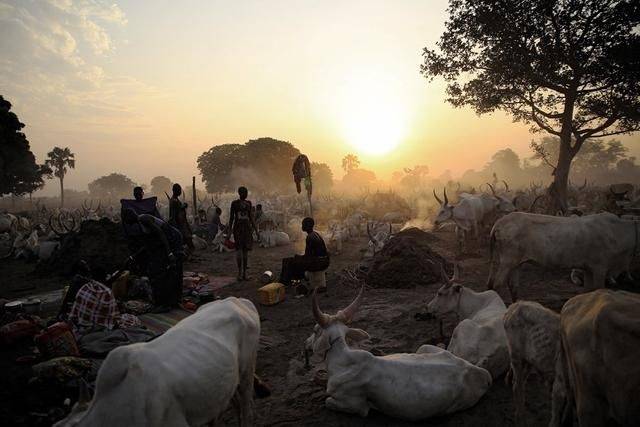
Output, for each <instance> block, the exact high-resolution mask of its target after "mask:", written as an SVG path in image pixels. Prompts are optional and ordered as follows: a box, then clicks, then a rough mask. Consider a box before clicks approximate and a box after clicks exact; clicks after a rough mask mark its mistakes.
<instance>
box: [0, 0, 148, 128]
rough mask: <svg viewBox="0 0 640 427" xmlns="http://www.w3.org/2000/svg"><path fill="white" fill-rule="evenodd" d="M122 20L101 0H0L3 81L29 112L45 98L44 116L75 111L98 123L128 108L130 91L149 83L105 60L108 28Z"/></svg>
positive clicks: (109, 47)
mask: <svg viewBox="0 0 640 427" xmlns="http://www.w3.org/2000/svg"><path fill="white" fill-rule="evenodd" d="M126 25H127V19H126V16H125V14H124V12H123V11H122V10H121V9H120V7H118V6H117V5H116V4H113V3H110V2H106V1H101V0H78V1H72V0H42V1H21V0H18V1H5V0H2V1H0V40H2V41H1V42H0V58H2V59H0V87H2V88H3V90H6V91H8V92H9V93H10V94H12V95H14V98H15V99H16V100H14V103H18V104H19V105H20V107H21V109H22V110H23V111H25V112H26V113H27V114H29V113H30V111H31V110H32V109H33V108H38V106H42V105H47V106H48V109H47V111H46V114H45V117H47V118H48V119H49V120H48V122H49V123H52V122H54V121H63V122H64V121H66V120H68V119H69V118H72V119H73V120H74V121H75V122H78V121H80V122H82V121H85V120H86V121H87V124H89V125H97V124H99V123H100V122H102V118H108V117H110V116H113V115H120V116H123V115H127V114H129V115H132V114H133V112H132V107H131V105H132V103H131V102H129V101H130V99H129V98H130V97H131V96H136V95H138V94H139V93H140V92H141V91H142V92H144V93H145V94H146V95H149V94H150V93H151V92H152V91H153V89H152V88H150V87H149V86H147V85H145V84H143V83H142V82H139V81H137V80H135V79H133V78H130V77H127V76H114V75H111V74H110V73H108V72H107V71H106V70H105V68H104V66H103V64H104V63H108V60H109V57H110V55H112V54H113V53H114V52H115V51H116V49H117V43H116V42H115V41H114V37H113V36H112V34H113V33H116V34H117V33H118V31H119V30H121V29H122V28H123V27H124V26H126ZM97 116H102V118H100V119H98V120H96V117H97ZM41 118H42V114H41V112H39V113H38V119H39V120H40V119H41ZM137 119H139V117H138V118H137Z"/></svg>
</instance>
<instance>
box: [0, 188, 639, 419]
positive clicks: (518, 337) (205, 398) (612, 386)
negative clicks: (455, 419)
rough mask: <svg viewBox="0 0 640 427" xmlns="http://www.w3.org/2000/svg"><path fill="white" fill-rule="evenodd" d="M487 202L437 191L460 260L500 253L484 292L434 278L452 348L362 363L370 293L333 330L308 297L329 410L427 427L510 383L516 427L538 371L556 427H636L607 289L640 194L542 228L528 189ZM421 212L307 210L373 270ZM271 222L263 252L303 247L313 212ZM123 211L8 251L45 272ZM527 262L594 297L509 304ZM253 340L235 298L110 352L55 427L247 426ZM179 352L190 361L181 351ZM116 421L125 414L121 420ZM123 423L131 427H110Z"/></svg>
mask: <svg viewBox="0 0 640 427" xmlns="http://www.w3.org/2000/svg"><path fill="white" fill-rule="evenodd" d="M486 188H487V190H490V191H486V192H483V191H480V192H478V191H475V190H473V189H467V191H464V190H462V189H460V188H457V189H455V188H453V187H452V186H449V188H448V192H447V188H445V189H444V190H443V192H442V196H443V199H440V197H438V195H437V193H436V192H435V191H433V195H434V199H435V200H436V201H437V202H438V205H439V206H435V207H434V209H432V214H433V216H432V220H433V224H434V227H435V228H436V229H438V228H442V227H447V226H449V225H452V226H453V227H455V231H456V236H457V240H458V250H459V251H466V250H468V247H467V246H468V241H469V240H470V239H471V237H475V239H476V240H477V241H478V242H480V243H485V244H486V245H488V246H489V248H490V253H491V270H490V274H489V278H488V281H487V287H488V290H486V291H483V292H476V291H473V290H471V289H470V288H468V287H466V286H463V284H462V282H461V280H460V274H459V271H458V268H457V267H456V268H455V270H454V274H453V277H449V276H448V275H447V273H446V272H445V270H444V266H434V267H437V268H439V269H440V270H441V276H442V283H443V284H442V286H441V287H440V288H439V289H438V291H437V293H436V295H435V296H434V297H433V298H432V299H431V301H430V302H429V303H428V304H427V306H426V309H427V311H428V312H429V313H431V314H433V315H434V316H437V317H439V316H444V315H446V314H448V313H455V314H456V315H457V317H458V319H459V323H458V324H457V326H456V327H455V329H454V331H453V333H452V336H451V339H450V342H449V344H448V346H447V348H446V349H445V348H443V347H439V346H432V345H423V346H421V347H420V348H419V349H418V350H417V351H416V352H415V353H402V354H393V355H386V356H374V355H373V354H371V353H369V352H367V351H364V350H361V349H358V348H357V347H358V343H359V342H361V341H363V340H366V339H367V338H368V337H369V336H368V334H367V333H366V332H365V331H363V330H361V329H355V328H351V327H350V326H349V324H350V322H351V321H352V320H353V318H354V316H355V315H356V313H357V311H358V307H359V306H360V305H361V304H362V301H363V291H364V287H363V288H362V289H361V290H360V293H359V294H358V296H357V297H356V299H355V300H354V301H353V302H352V303H351V304H350V305H349V306H348V307H347V308H345V309H343V310H341V311H339V312H338V313H337V314H335V315H329V314H326V313H323V312H322V311H321V309H320V308H319V306H318V301H317V299H316V297H315V294H314V295H313V298H312V313H313V316H314V318H315V320H316V322H317V324H316V326H315V327H314V330H313V332H312V334H311V336H310V337H309V338H308V339H307V340H306V342H305V350H306V351H309V352H311V353H313V354H314V355H315V357H316V358H317V359H319V360H321V361H323V362H324V363H326V368H327V379H328V382H327V394H328V397H327V399H326V406H327V407H328V408H330V409H333V410H337V411H343V412H348V413H353V414H358V415H361V416H366V415H367V414H368V413H369V410H370V409H375V410H378V411H380V412H383V413H385V414H388V415H390V416H394V417H398V418H402V419H407V420H420V419H425V418H429V417H433V416H438V415H444V414H450V413H453V412H457V411H461V410H464V409H467V408H470V407H471V406H473V405H475V404H476V403H477V402H478V401H479V400H480V399H481V398H482V397H483V396H484V395H485V393H486V392H487V391H488V390H489V389H490V387H491V385H492V383H493V381H495V380H496V379H498V378H500V377H501V376H503V375H505V374H507V376H508V378H509V379H510V380H511V381H512V385H513V393H514V402H515V412H516V422H518V423H521V422H524V418H525V417H524V408H525V395H526V387H525V385H526V381H527V378H528V376H529V375H530V373H532V372H537V373H538V374H539V375H541V376H542V377H543V378H544V379H545V380H546V382H547V384H548V387H549V389H550V391H551V407H552V414H551V421H550V425H553V426H559V425H566V423H569V424H570V423H571V422H572V420H573V419H576V420H577V421H578V424H579V425H581V426H591V425H593V426H596V425H608V423H609V422H612V421H614V422H616V423H618V424H621V425H637V423H638V420H640V397H639V396H638V390H640V363H638V360H639V359H640V314H639V313H640V311H639V310H638V307H640V305H639V304H640V296H639V295H637V294H634V293H629V292H624V291H611V290H606V289H602V288H604V287H605V285H606V284H611V283H614V282H615V281H616V280H620V279H621V278H623V279H625V278H627V279H628V278H630V277H631V265H632V261H633V260H634V258H635V256H636V255H637V252H638V249H639V248H638V242H639V238H640V234H639V233H640V231H639V230H638V221H636V218H635V215H634V213H635V209H636V205H637V204H638V203H637V200H636V199H635V198H634V197H635V194H634V191H635V189H634V188H633V186H631V187H629V186H627V185H626V184H620V185H617V186H611V187H609V188H607V189H604V190H603V189H595V188H586V186H583V187H579V188H577V187H574V188H572V191H573V199H572V202H573V206H572V208H571V209H570V214H568V215H548V214H540V213H536V209H540V206H544V200H543V199H544V196H540V195H538V194H537V188H536V187H535V186H531V188H529V189H527V190H524V191H519V192H512V191H511V190H510V189H509V187H508V185H507V184H506V183H505V185H504V189H502V188H500V189H497V185H496V184H495V183H494V184H493V185H490V184H487V186H486ZM585 192H586V194H589V195H588V196H584V193H585ZM589 192H590V193H589ZM596 193H597V194H599V196H597V197H596V195H595V194H596ZM602 194H604V195H602ZM450 195H452V197H453V198H454V199H455V200H456V201H455V202H452V201H451V200H450V199H449V196H450ZM397 198H398V196H397V195H391V196H389V199H390V200H396V199H397ZM232 199H233V195H231V194H229V195H223V196H218V199H217V200H215V201H214V200H213V199H212V202H211V206H210V207H209V208H204V207H203V206H200V207H201V208H202V210H205V211H207V212H210V211H211V210H212V209H210V208H211V207H213V206H220V207H222V208H223V212H224V211H226V209H225V208H226V207H227V206H228V204H230V202H231V200H232ZM376 200H377V201H380V200H382V199H381V198H380V197H378V198H377V199H376ZM421 200H424V198H423V196H420V197H417V196H416V197H415V198H414V199H411V198H410V197H409V198H407V199H406V201H405V204H404V205H403V206H402V208H401V209H397V210H395V209H394V207H396V206H397V205H395V204H394V203H390V204H389V205H388V206H379V205H374V206H372V205H371V204H367V198H366V197H365V198H363V199H360V200H356V201H352V202H345V201H344V200H342V199H340V198H336V197H325V198H320V199H318V200H317V202H315V204H314V207H313V208H314V213H315V215H316V217H321V218H322V219H323V221H322V224H323V225H324V227H323V231H322V233H323V234H324V237H325V239H326V240H327V242H328V243H329V246H330V248H331V252H333V253H340V252H341V251H342V245H343V243H344V242H346V241H347V240H348V239H351V238H355V237H359V236H367V237H368V238H369V242H368V247H367V252H368V253H369V255H373V254H375V253H376V252H378V251H380V250H381V249H382V248H383V247H384V245H385V243H386V242H388V241H389V240H390V239H393V237H394V233H395V232H397V230H399V229H400V228H402V226H403V224H404V223H406V222H407V221H408V220H410V219H411V218H415V216H416V206H418V205H419V204H420V201H421ZM599 201H601V202H602V204H598V203H600V202H599ZM201 203H202V202H201ZM536 206H538V207H536ZM262 207H263V213H262V215H261V216H260V218H259V221H258V222H259V228H260V230H261V239H260V240H261V243H262V245H263V246H265V247H272V246H280V245H284V244H288V243H289V242H291V241H298V240H300V239H301V234H300V231H299V230H300V227H299V222H300V221H301V219H302V217H303V216H305V215H306V214H307V213H306V209H307V208H308V207H307V206H306V205H305V204H304V199H302V198H300V199H299V198H295V197H293V198H283V197H275V196H274V197H273V198H266V199H265V201H263V202H262ZM607 207H608V208H607ZM373 209H376V213H375V214H372V210H373ZM114 212H115V209H113V208H107V209H104V208H102V207H101V206H100V205H99V206H98V207H97V208H93V206H92V205H90V204H89V205H87V204H84V205H83V206H82V210H75V211H64V210H56V211H46V212H45V211H44V210H42V209H38V213H34V214H33V215H31V216H30V217H27V216H14V215H11V214H3V215H0V236H4V235H6V236H9V237H8V238H6V237H5V238H4V240H12V241H13V242H12V244H11V247H12V249H11V254H12V255H14V256H17V255H19V254H20V252H19V251H27V252H30V255H31V256H34V254H35V256H37V257H38V258H40V259H44V258H45V257H46V256H47V253H46V252H47V251H50V252H52V251H53V250H55V249H48V248H49V246H50V245H49V244H48V243H49V242H53V243H54V244H55V243H56V242H58V241H59V239H60V236H64V235H65V234H68V233H73V232H75V231H76V230H77V229H78V224H79V223H81V222H82V221H85V220H95V219H99V218H103V217H108V218H109V219H110V220H113V221H117V220H118V215H117V213H114ZM161 212H162V207H161ZM39 215H40V216H39ZM47 216H48V217H47ZM43 218H46V219H43ZM222 237H224V236H223V234H222V232H219V233H218V235H217V236H215V238H214V239H213V241H212V242H211V241H210V242H205V245H211V244H213V248H214V249H216V250H217V249H219V247H220V246H223V242H222V240H221V238H222ZM16 242H17V243H16ZM21 242H24V243H21ZM20 245H21V246H20ZM25 248H26V249H25ZM23 255H24V253H23ZM50 255H51V254H50V253H49V255H48V256H50ZM527 262H533V263H536V264H538V265H540V266H542V267H544V268H550V269H556V268H562V269H572V271H573V272H572V275H571V277H572V279H574V278H575V280H581V281H582V282H583V283H584V285H585V288H586V290H588V291H590V292H588V293H585V294H582V295H579V296H576V297H574V298H572V299H570V300H569V301H568V302H567V303H566V304H565V305H564V307H563V309H562V311H561V313H560V314H557V313H555V312H553V311H551V310H549V309H547V308H545V307H543V306H541V305H540V304H537V303H534V302H530V301H516V300H517V286H518V268H519V267H520V266H521V265H522V264H524V263H527ZM504 288H508V289H509V291H510V293H511V297H512V300H513V301H514V302H513V303H512V304H511V305H509V306H508V307H507V305H506V304H505V303H504V301H503V300H502V298H501V297H500V295H499V294H498V293H497V292H496V291H495V290H494V289H497V290H499V289H504ZM222 325H223V326H224V327H222ZM259 336H260V320H259V316H258V313H257V310H256V308H255V307H254V306H253V304H252V303H251V302H249V301H247V300H243V299H237V298H233V297H231V298H227V299H225V300H221V301H215V302H212V303H209V304H207V305H205V306H203V307H201V308H200V309H199V310H198V311H197V312H196V313H195V314H194V315H192V316H190V317H189V318H188V319H186V320H184V321H182V322H180V323H179V324H178V325H177V326H176V327H174V328H172V329H171V330H169V332H167V333H165V334H164V335H162V336H161V337H159V338H157V339H155V340H153V341H151V342H149V343H145V344H136V345H131V346H126V347H121V348H118V349H117V350H114V351H113V352H111V353H110V354H109V356H108V357H107V359H106V360H105V362H104V364H103V366H102V368H101V370H100V372H99V374H98V380H97V387H96V392H95V395H94V398H93V399H92V400H91V401H90V402H89V401H87V400H86V399H81V400H80V401H79V402H78V403H77V404H76V406H75V407H74V409H73V411H72V413H71V414H70V415H69V416H68V417H67V418H66V419H65V420H63V421H61V422H60V423H59V424H58V425H59V426H72V425H96V426H99V425H103V424H104V425H107V424H108V425H114V424H127V425H176V426H181V425H183V426H190V425H202V424H205V423H207V422H211V421H214V420H216V419H218V418H219V416H220V415H221V414H222V413H223V411H224V410H225V409H226V408H227V406H228V405H229V404H230V403H231V402H233V403H234V404H235V405H236V406H237V407H238V414H239V417H240V425H251V424H252V423H253V408H252V405H253V401H252V399H253V394H252V393H253V389H252V381H253V378H254V370H255V365H256V357H257V349H258V345H259V344H258V342H259ZM177 347H180V348H182V349H185V351H180V352H175V351H174V349H175V348H177ZM180 366H189V369H179V368H177V367H180ZM214 389H215V390H216V393H214V394H213V395H212V394H211V392H210V391H211V390H214ZM150 390H153V393H150V392H149V391H150ZM134 402H135V404H134ZM141 402H144V404H141ZM114 407H118V408H119V410H118V411H117V414H115V415H114V412H113V410H112V409H113V408H114ZM107 414H109V415H108V416H107ZM114 416H115V417H116V418H113V417H114ZM118 417H119V418H118ZM116 419H120V421H122V422H121V423H118V422H117V421H116V422H115V423H114V420H116ZM105 423H107V424H105Z"/></svg>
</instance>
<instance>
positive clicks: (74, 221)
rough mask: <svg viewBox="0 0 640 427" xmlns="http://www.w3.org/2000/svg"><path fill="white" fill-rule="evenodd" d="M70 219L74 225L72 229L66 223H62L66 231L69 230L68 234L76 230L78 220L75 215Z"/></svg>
mask: <svg viewBox="0 0 640 427" xmlns="http://www.w3.org/2000/svg"><path fill="white" fill-rule="evenodd" d="M70 217H71V221H72V222H73V225H72V226H71V227H67V223H66V221H60V224H62V226H63V227H64V229H65V230H67V233H71V232H72V231H73V230H75V228H76V218H75V217H74V216H73V215H70Z"/></svg>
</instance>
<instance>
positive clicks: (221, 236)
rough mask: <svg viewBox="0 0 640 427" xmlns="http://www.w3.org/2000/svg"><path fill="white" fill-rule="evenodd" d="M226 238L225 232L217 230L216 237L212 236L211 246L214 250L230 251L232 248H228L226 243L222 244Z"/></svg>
mask: <svg viewBox="0 0 640 427" xmlns="http://www.w3.org/2000/svg"><path fill="white" fill-rule="evenodd" d="M232 239H233V236H232ZM226 240H227V235H226V234H225V232H224V231H223V230H218V234H216V237H214V238H213V241H212V242H211V246H212V247H213V250H214V252H215V251H217V252H220V253H222V252H231V251H232V250H233V249H230V248H229V247H227V245H225V244H224V243H225V241H226Z"/></svg>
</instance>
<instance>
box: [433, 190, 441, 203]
mask: <svg viewBox="0 0 640 427" xmlns="http://www.w3.org/2000/svg"><path fill="white" fill-rule="evenodd" d="M433 197H435V198H436V200H437V201H438V203H440V206H442V200H440V197H438V195H437V194H436V189H435V188H434V189H433Z"/></svg>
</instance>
